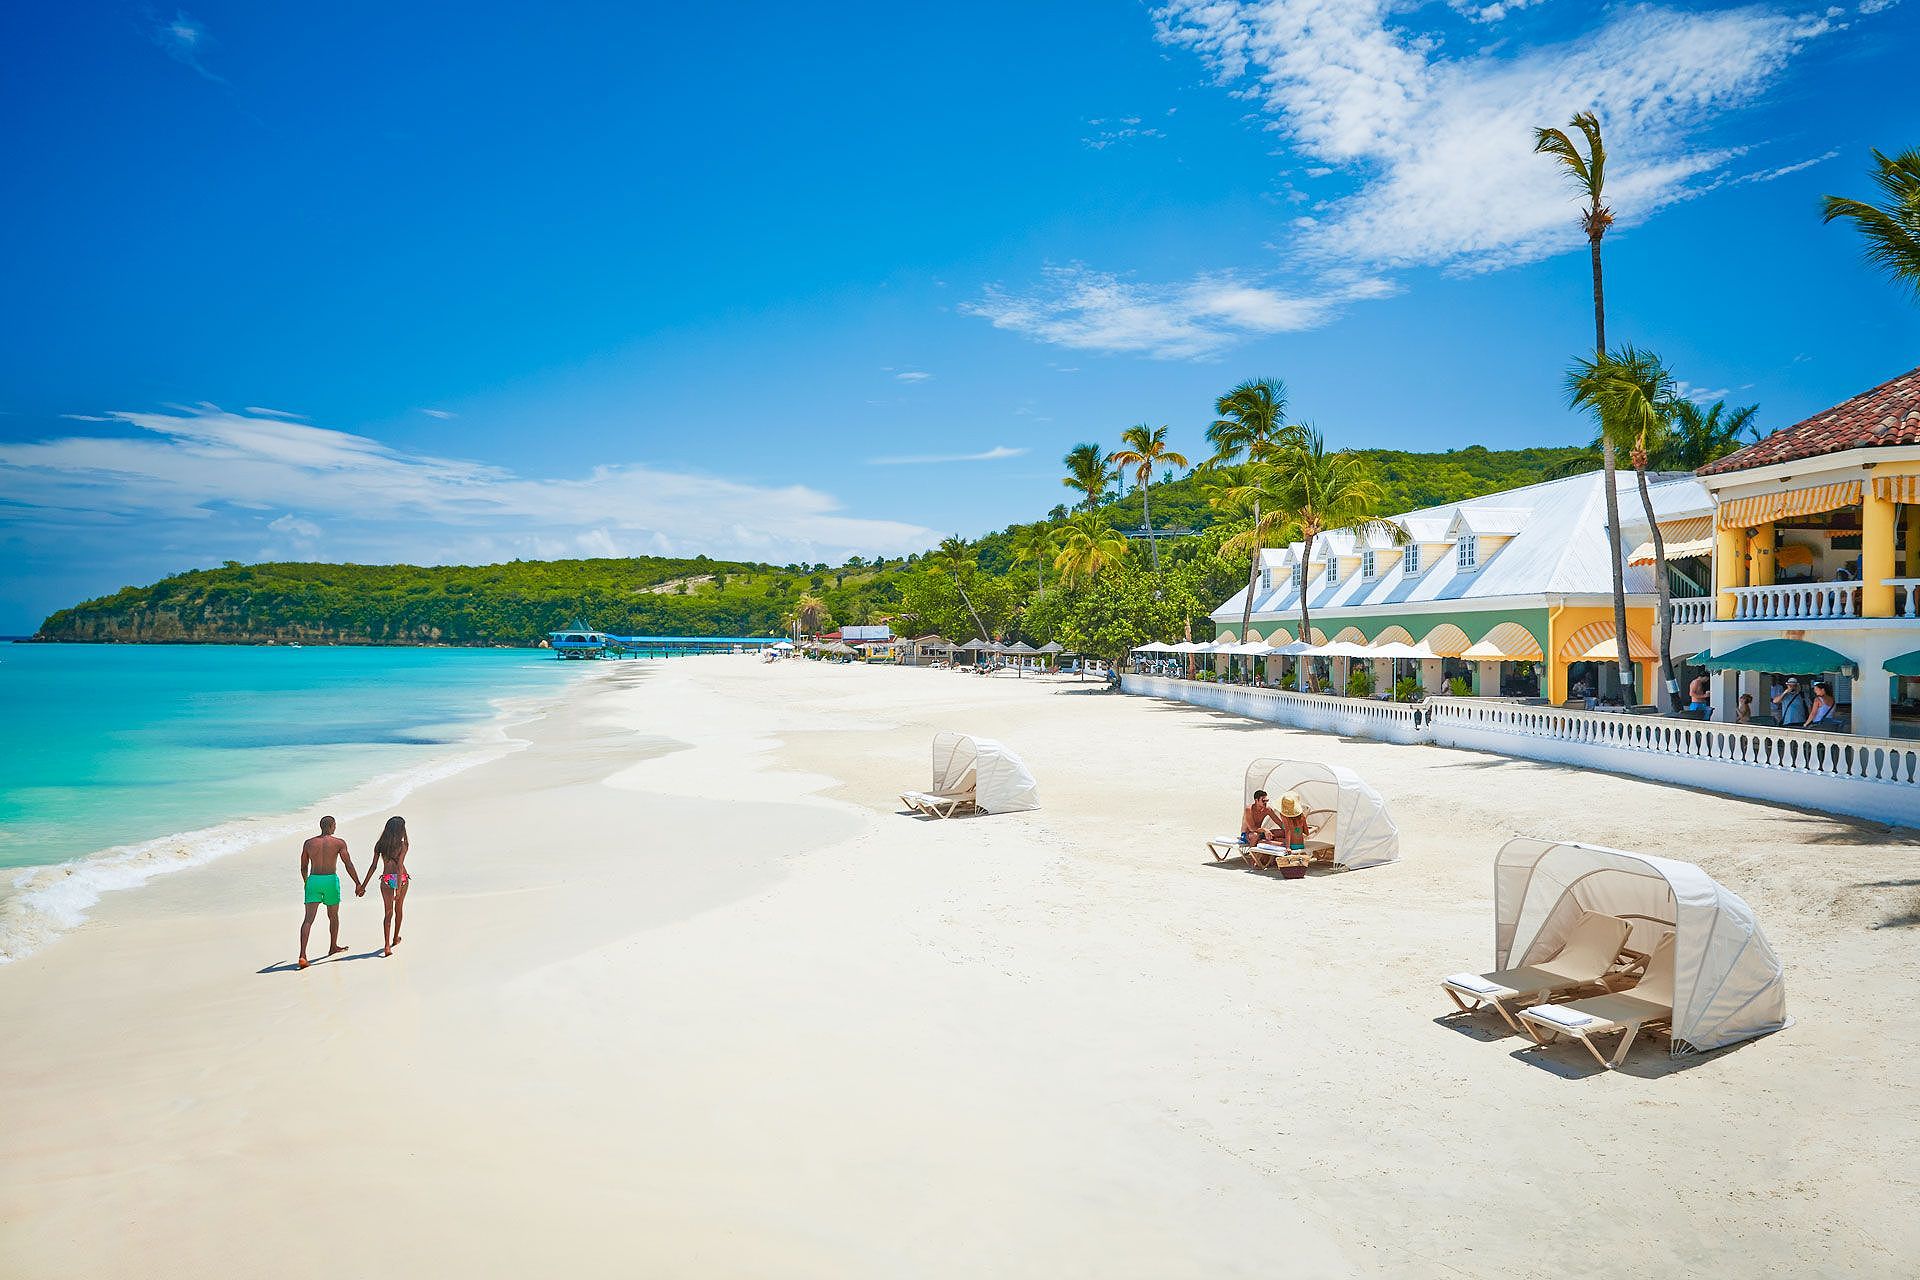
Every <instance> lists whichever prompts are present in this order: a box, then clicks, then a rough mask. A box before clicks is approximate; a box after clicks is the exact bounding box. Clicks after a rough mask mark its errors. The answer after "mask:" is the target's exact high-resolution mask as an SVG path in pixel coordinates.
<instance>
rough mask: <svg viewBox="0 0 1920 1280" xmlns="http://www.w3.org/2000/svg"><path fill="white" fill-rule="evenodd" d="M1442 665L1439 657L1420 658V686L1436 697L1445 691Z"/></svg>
mask: <svg viewBox="0 0 1920 1280" xmlns="http://www.w3.org/2000/svg"><path fill="white" fill-rule="evenodd" d="M1443 666H1444V664H1443V663H1442V662H1441V660H1440V659H1439V658H1422V659H1420V687H1421V688H1422V689H1425V690H1426V691H1427V692H1428V693H1429V694H1431V695H1433V696H1436V697H1437V696H1438V695H1440V694H1443V693H1445V692H1446V691H1447V681H1446V677H1445V676H1443V675H1442V674H1441V669H1442V667H1443Z"/></svg>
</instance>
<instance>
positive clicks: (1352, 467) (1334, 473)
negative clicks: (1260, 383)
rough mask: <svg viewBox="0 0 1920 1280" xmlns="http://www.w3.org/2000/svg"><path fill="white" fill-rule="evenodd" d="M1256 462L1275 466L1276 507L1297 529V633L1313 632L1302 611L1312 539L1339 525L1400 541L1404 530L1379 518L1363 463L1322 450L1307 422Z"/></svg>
mask: <svg viewBox="0 0 1920 1280" xmlns="http://www.w3.org/2000/svg"><path fill="white" fill-rule="evenodd" d="M1255 465H1256V466H1269V467H1275V468H1277V469H1278V471H1279V480H1278V484H1277V486H1276V489H1277V493H1276V496H1277V497H1278V499H1279V502H1278V506H1277V511H1278V512H1279V513H1280V514H1281V515H1282V516H1283V517H1284V518H1285V519H1286V520H1287V522H1288V523H1290V524H1292V525H1293V526H1294V527H1295V528H1296V529H1298V530H1299V531H1300V541H1301V547H1300V565H1301V569H1300V638H1301V639H1302V640H1310V639H1311V638H1312V637H1313V619H1312V617H1311V616H1310V615H1309V613H1308V611H1307V594H1308V592H1307V587H1308V586H1309V583H1308V580H1307V567H1308V566H1309V564H1310V563H1311V561H1312V558H1313V540H1314V539H1315V538H1317V537H1319V536H1320V535H1321V534H1323V533H1330V532H1333V531H1335V530H1345V531H1348V532H1351V533H1353V534H1355V535H1357V536H1359V537H1362V538H1367V537H1378V536H1385V537H1387V538H1388V539H1390V540H1392V541H1394V542H1404V541H1405V540H1406V536H1407V535H1406V532H1405V530H1403V529H1401V528H1400V526H1399V525H1396V524H1394V523H1392V522H1391V521H1388V520H1382V519H1381V518H1380V506H1381V504H1382V503H1383V502H1384V501H1385V500H1386V499H1385V495H1384V494H1382V492H1381V490H1380V486H1379V485H1378V484H1376V483H1374V480H1373V477H1372V476H1371V475H1369V474H1368V472H1367V469H1366V464H1365V463H1364V462H1362V461H1361V460H1360V459H1359V458H1357V457H1355V456H1354V455H1353V454H1351V453H1348V452H1347V451H1346V450H1344V449H1342V450H1338V451H1335V452H1331V453H1330V452H1328V450H1327V444H1326V441H1325V440H1323V439H1321V437H1320V433H1319V432H1318V431H1315V430H1313V429H1312V428H1311V427H1303V428H1301V442H1300V444H1299V445H1298V446H1296V447H1295V448H1293V449H1289V450H1287V451H1286V453H1285V454H1284V455H1283V456H1281V457H1280V458H1278V459H1277V460H1275V461H1273V462H1268V463H1257V464H1255Z"/></svg>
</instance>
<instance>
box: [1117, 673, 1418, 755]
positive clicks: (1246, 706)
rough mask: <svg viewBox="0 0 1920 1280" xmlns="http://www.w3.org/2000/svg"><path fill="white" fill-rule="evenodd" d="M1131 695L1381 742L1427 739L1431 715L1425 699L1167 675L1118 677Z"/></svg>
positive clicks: (1122, 686) (1297, 727) (1291, 726)
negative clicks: (1372, 697) (1371, 697)
mask: <svg viewBox="0 0 1920 1280" xmlns="http://www.w3.org/2000/svg"><path fill="white" fill-rule="evenodd" d="M1120 687H1121V688H1122V689H1124V690H1126V691H1127V692H1128V693H1138V694H1144V695H1146V696H1147V697H1150V698H1170V699H1172V700H1173V701H1176V702H1185V703H1189V704H1191V705H1193V706H1196V707H1212V708H1213V709H1214V710H1215V711H1228V712H1232V713H1233V714H1234V715H1237V716H1246V717H1247V718H1248V719H1250V720H1266V721H1270V722H1271V723H1273V724H1283V725H1286V726H1288V727H1289V728H1293V729H1315V730H1318V731H1319V732H1321V733H1350V734H1353V735H1355V736H1357V737H1363V738H1377V739H1379V740H1380V741H1381V742H1425V741H1427V740H1428V739H1427V733H1426V722H1427V720H1428V719H1429V713H1428V712H1427V710H1426V709H1425V704H1424V703H1404V702H1370V701H1368V700H1366V699H1364V698H1334V697H1329V696H1327V695H1326V694H1322V693H1294V692H1291V691H1290V690H1285V689H1255V688H1250V687H1248V686H1246V685H1237V684H1213V683H1210V682H1208V681H1204V680H1178V679H1173V678H1170V677H1167V676H1136V675H1128V676H1122V677H1121V678H1120Z"/></svg>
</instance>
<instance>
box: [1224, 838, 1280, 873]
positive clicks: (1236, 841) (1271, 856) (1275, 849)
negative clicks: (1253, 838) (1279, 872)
mask: <svg viewBox="0 0 1920 1280" xmlns="http://www.w3.org/2000/svg"><path fill="white" fill-rule="evenodd" d="M1207 852H1209V853H1211V854H1212V855H1213V860H1214V861H1215V862H1225V861H1226V860H1227V859H1228V858H1231V857H1233V856H1234V855H1235V854H1238V855H1239V856H1241V857H1243V858H1245V859H1246V860H1247V865H1248V866H1250V867H1255V868H1259V869H1261V870H1264V869H1266V868H1268V867H1275V866H1279V865H1280V860H1281V859H1282V858H1286V859H1289V860H1297V859H1298V858H1300V857H1301V853H1300V851H1299V850H1298V849H1289V848H1287V846H1285V845H1283V844H1253V845H1248V844H1241V843H1240V837H1239V836H1220V837H1218V838H1216V839H1213V840H1209V841H1207Z"/></svg>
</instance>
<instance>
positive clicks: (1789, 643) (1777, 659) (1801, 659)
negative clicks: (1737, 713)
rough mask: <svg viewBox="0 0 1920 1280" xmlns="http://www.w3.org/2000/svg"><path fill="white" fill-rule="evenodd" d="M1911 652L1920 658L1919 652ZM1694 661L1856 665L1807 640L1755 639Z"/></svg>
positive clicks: (1723, 666)
mask: <svg viewBox="0 0 1920 1280" xmlns="http://www.w3.org/2000/svg"><path fill="white" fill-rule="evenodd" d="M1909 656H1911V657H1914V658H1916V659H1920V654H1913V655H1909ZM1693 661H1694V664H1695V665H1696V666H1702V667H1705V668H1707V669H1708V670H1709V671H1806V672H1814V671H1851V670H1853V668H1854V666H1855V663H1854V661H1853V659H1852V658H1849V657H1848V656H1847V655H1846V654H1844V653H1836V652H1835V651H1833V650H1832V649H1829V648H1827V646H1825V645H1823V644H1814V643H1812V642H1811V641H1808V640H1756V641H1755V642H1754V643H1752V644H1743V645H1741V646H1740V647H1739V648H1738V649H1729V650H1727V651H1726V652H1725V653H1703V654H1701V655H1700V656H1699V657H1697V658H1695V659H1694V660H1693Z"/></svg>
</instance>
